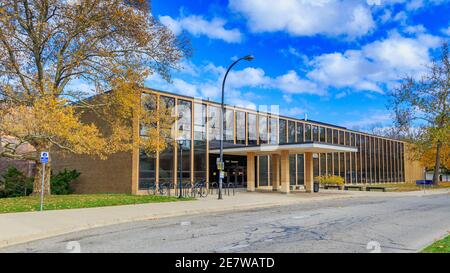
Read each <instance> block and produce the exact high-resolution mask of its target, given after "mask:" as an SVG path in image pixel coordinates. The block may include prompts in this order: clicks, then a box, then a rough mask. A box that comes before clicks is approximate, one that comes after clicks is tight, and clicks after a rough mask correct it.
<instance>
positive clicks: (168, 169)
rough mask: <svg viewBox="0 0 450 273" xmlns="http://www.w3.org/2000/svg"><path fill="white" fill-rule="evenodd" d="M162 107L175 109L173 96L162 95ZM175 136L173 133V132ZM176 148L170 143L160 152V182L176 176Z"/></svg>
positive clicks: (170, 180)
mask: <svg viewBox="0 0 450 273" xmlns="http://www.w3.org/2000/svg"><path fill="white" fill-rule="evenodd" d="M160 98H161V100H160V104H161V107H165V108H166V109H172V111H174V110H175V99H174V98H171V97H166V96H161V97H160ZM171 136H173V134H171ZM174 160H175V156H174V149H173V146H172V145H168V146H167V147H166V149H165V150H164V151H161V152H160V153H159V183H160V184H161V183H166V182H167V183H172V182H173V178H174Z"/></svg>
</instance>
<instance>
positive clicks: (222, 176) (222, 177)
mask: <svg viewBox="0 0 450 273" xmlns="http://www.w3.org/2000/svg"><path fill="white" fill-rule="evenodd" d="M224 178H225V172H222V171H221V172H220V179H224Z"/></svg>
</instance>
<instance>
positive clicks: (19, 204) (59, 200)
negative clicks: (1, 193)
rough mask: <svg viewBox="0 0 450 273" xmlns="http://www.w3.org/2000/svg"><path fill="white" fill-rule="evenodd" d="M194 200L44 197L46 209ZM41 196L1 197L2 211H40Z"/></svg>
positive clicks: (80, 196) (79, 196)
mask: <svg viewBox="0 0 450 273" xmlns="http://www.w3.org/2000/svg"><path fill="white" fill-rule="evenodd" d="M187 200H194V199H193V198H182V199H178V197H175V196H170V197H169V196H155V195H130V194H82V195H78V194H71V195H51V196H46V197H45V199H44V210H58V209H76V208H93V207H104V206H119V205H132V204H143V203H161V202H175V201H187ZM39 206H40V198H39V196H26V197H14V198H0V213H10V212H25V211H38V210H39Z"/></svg>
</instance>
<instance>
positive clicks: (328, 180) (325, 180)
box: [316, 175, 344, 186]
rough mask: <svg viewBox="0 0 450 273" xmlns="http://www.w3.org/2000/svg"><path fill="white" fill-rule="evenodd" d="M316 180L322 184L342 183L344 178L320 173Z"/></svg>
mask: <svg viewBox="0 0 450 273" xmlns="http://www.w3.org/2000/svg"><path fill="white" fill-rule="evenodd" d="M316 181H319V183H320V184H322V185H337V186H342V185H344V178H342V177H340V176H337V175H320V176H317V177H316Z"/></svg>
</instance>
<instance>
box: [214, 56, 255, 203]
mask: <svg viewBox="0 0 450 273" xmlns="http://www.w3.org/2000/svg"><path fill="white" fill-rule="evenodd" d="M253 59H254V57H253V56H252V55H247V56H244V57H242V58H239V59H237V60H236V61H235V62H234V63H232V64H231V65H230V67H228V70H227V72H226V73H225V76H224V77H223V81H222V103H221V115H220V163H219V166H218V167H219V197H218V199H222V172H223V169H224V167H225V166H224V163H223V120H224V118H223V117H224V115H225V104H224V99H225V81H226V80H227V76H228V72H230V70H231V68H232V67H233V66H234V65H235V64H237V63H238V62H239V61H241V60H246V61H251V60H253Z"/></svg>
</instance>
